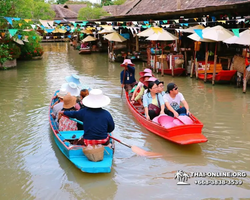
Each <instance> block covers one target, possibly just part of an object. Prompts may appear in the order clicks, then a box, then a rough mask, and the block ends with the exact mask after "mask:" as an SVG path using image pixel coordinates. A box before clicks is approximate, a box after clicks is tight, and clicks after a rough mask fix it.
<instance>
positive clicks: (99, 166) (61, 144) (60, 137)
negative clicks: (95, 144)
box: [49, 90, 115, 173]
mask: <svg viewBox="0 0 250 200" xmlns="http://www.w3.org/2000/svg"><path fill="white" fill-rule="evenodd" d="M58 92H59V90H58V91H56V92H55V94H54V96H55V95H56V94H57V93H58ZM57 100H58V99H54V98H52V100H51V102H50V109H49V122H50V126H51V129H52V131H53V137H54V140H55V142H56V145H57V146H58V148H59V149H60V150H61V152H62V153H63V154H64V155H65V156H66V157H67V158H68V159H69V160H70V161H71V162H72V163H73V164H74V165H75V166H76V167H77V168H79V169H80V170H81V171H82V172H86V173H110V172H111V167H112V163H113V154H114V147H115V145H114V144H115V143H114V140H113V139H111V138H110V145H109V146H105V147H104V156H103V160H102V161H98V162H93V161H90V160H88V158H87V157H86V156H85V155H84V153H83V151H82V147H83V146H81V145H72V144H71V143H70V141H72V140H75V139H79V138H80V137H81V136H82V135H83V134H84V131H83V130H79V131H59V127H58V124H57V123H56V121H55V120H54V118H53V117H52V115H51V113H52V109H51V106H52V105H53V104H54V103H55V102H56V101H57ZM110 135H111V134H110ZM73 136H74V137H73Z"/></svg>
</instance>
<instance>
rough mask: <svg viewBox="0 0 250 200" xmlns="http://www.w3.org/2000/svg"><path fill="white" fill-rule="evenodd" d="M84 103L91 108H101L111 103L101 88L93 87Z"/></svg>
mask: <svg viewBox="0 0 250 200" xmlns="http://www.w3.org/2000/svg"><path fill="white" fill-rule="evenodd" d="M82 103H83V105H85V106H86V107H89V108H101V107H104V106H107V105H108V104H109V103H110V98H109V97H108V96H106V95H104V94H103V92H102V91H101V90H100V89H92V90H91V91H90V92H89V95H88V96H86V97H85V98H84V99H83V100H82Z"/></svg>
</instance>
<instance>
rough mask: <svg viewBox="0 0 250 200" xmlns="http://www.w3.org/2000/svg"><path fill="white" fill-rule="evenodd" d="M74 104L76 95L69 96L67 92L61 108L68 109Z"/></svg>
mask: <svg viewBox="0 0 250 200" xmlns="http://www.w3.org/2000/svg"><path fill="white" fill-rule="evenodd" d="M75 105H76V97H74V96H71V95H70V94H69V93H68V94H67V95H65V96H64V98H63V108H65V109H69V108H72V107H74V106H75Z"/></svg>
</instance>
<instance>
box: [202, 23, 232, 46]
mask: <svg viewBox="0 0 250 200" xmlns="http://www.w3.org/2000/svg"><path fill="white" fill-rule="evenodd" d="M202 35H203V38H205V39H210V40H214V41H217V42H220V41H224V40H226V39H228V38H230V37H232V36H234V34H233V32H231V31H229V30H227V29H225V28H224V27H222V26H219V25H218V26H214V27H212V28H210V29H207V30H206V29H203V30H202Z"/></svg>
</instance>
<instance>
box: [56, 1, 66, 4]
mask: <svg viewBox="0 0 250 200" xmlns="http://www.w3.org/2000/svg"><path fill="white" fill-rule="evenodd" d="M66 2H67V0H57V1H56V3H57V4H65V3H66Z"/></svg>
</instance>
